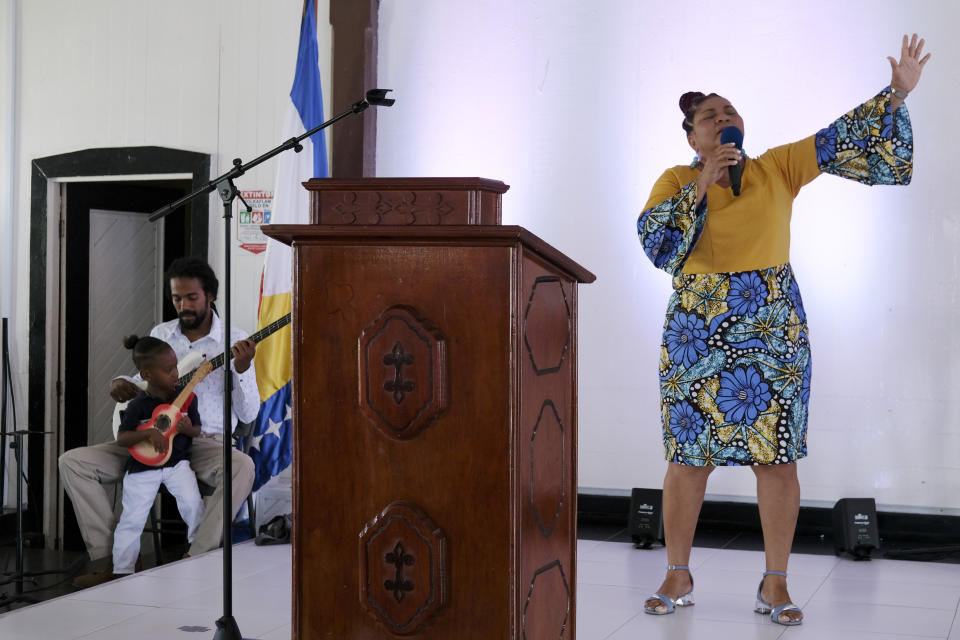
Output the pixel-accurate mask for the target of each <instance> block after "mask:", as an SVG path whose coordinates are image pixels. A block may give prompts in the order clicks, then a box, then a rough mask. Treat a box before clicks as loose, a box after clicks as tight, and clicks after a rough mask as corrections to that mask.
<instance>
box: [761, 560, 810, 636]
mask: <svg viewBox="0 0 960 640" xmlns="http://www.w3.org/2000/svg"><path fill="white" fill-rule="evenodd" d="M767 576H783V577H784V578H786V577H787V574H786V572H784V571H764V572H763V578H760V586H759V587H757V608H756V609H754V611H756V612H757V613H763V614H767V613H769V614H770V619H771V620H772V621H773V622H776V623H777V624H782V625H783V626H785V627H793V626H796V625H798V624H800V623H802V622H803V618H799V619H797V620H787V621H783V620H781V619H780V614H782V613H783V612H784V611H796V612H797V613H799V614H800V615H803V611H801V610H800V607H798V606H797V605H795V604H793V603H792V602H788V603H786V604H781V605H777V606H776V607H774V606H772V605H771V604H770V603H769V602H767V601H766V600H764V599H763V598H762V597H761V596H760V591H761V590H762V589H763V579H764V578H766V577H767Z"/></svg>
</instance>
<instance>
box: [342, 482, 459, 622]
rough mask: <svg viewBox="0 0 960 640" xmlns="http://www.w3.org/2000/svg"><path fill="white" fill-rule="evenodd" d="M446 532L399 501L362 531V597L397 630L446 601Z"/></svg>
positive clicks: (427, 616)
mask: <svg viewBox="0 0 960 640" xmlns="http://www.w3.org/2000/svg"><path fill="white" fill-rule="evenodd" d="M446 565H447V555H446V536H445V534H444V532H443V530H441V529H440V528H439V527H437V525H435V524H434V523H433V521H432V520H431V519H430V518H429V517H428V516H427V515H426V514H425V513H424V512H423V511H422V510H421V509H420V508H419V507H417V506H416V505H413V504H410V503H407V502H401V501H398V502H394V503H392V504H390V505H389V506H387V507H386V508H385V509H384V510H383V511H382V512H380V514H379V515H377V516H376V517H375V518H374V519H373V520H371V521H370V522H369V523H367V525H366V526H365V527H364V528H363V531H362V532H361V533H360V599H361V601H362V602H363V605H364V606H365V607H366V608H367V610H368V611H369V612H370V614H371V615H373V616H374V617H375V618H377V620H379V621H380V622H382V623H383V624H384V625H385V626H386V627H387V628H388V629H389V630H390V631H391V632H393V633H395V634H398V635H409V634H413V633H416V632H417V631H418V630H419V629H420V628H421V627H422V626H423V625H424V624H426V623H427V621H428V620H429V619H430V618H431V617H432V616H433V615H434V614H435V613H436V612H437V611H439V610H440V609H441V608H443V607H444V606H445V605H446V603H447V568H446Z"/></svg>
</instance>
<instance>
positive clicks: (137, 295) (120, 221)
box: [87, 209, 163, 444]
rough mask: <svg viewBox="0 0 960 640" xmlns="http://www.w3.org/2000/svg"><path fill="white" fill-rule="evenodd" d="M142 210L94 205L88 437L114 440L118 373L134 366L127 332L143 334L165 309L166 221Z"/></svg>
mask: <svg viewBox="0 0 960 640" xmlns="http://www.w3.org/2000/svg"><path fill="white" fill-rule="evenodd" d="M147 218H148V216H146V215H144V214H143V213H133V212H128V211H104V210H101V209H91V210H90V254H89V255H90V273H89V278H90V290H89V291H90V307H89V309H90V311H89V324H88V328H89V338H88V343H87V353H88V366H87V385H88V386H87V388H88V389H89V397H88V400H87V402H88V404H87V442H88V443H90V444H99V443H101V442H109V441H110V440H112V439H113V432H112V429H111V417H112V415H113V409H114V405H115V403H114V402H113V400H111V399H110V396H109V395H108V391H109V388H110V381H111V380H113V379H114V378H115V377H116V376H118V375H121V374H124V375H133V374H135V373H136V370H135V369H134V367H133V361H132V360H131V357H130V355H131V354H130V351H128V350H127V349H124V347H123V338H124V336H127V335H130V334H131V333H135V334H137V335H138V336H145V335H148V334H149V333H150V329H151V328H153V326H154V325H155V324H157V323H159V322H160V319H161V314H162V312H163V311H162V310H163V306H162V303H163V300H162V296H163V289H162V283H161V280H162V278H163V220H159V221H157V222H149V221H148V220H147Z"/></svg>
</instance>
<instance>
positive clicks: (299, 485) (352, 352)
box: [264, 178, 594, 640]
mask: <svg viewBox="0 0 960 640" xmlns="http://www.w3.org/2000/svg"><path fill="white" fill-rule="evenodd" d="M305 186H306V187H307V188H308V189H309V190H310V191H311V202H312V205H311V206H312V220H313V222H314V224H309V225H273V226H268V227H264V233H266V234H267V235H269V236H271V237H273V238H276V239H278V240H280V241H282V242H285V243H288V244H290V245H291V246H292V247H293V269H294V288H293V336H294V338H293V367H294V368H293V429H294V462H293V465H294V470H293V504H294V529H293V631H294V634H293V637H294V638H295V639H297V640H314V639H321V638H323V639H328V638H329V639H334V640H360V639H363V640H367V639H371V638H402V637H410V638H417V639H421V638H423V639H430V640H521V639H527V640H544V639H551V640H553V639H561V640H563V639H565V640H572V639H573V638H574V637H575V624H574V611H575V602H576V598H575V587H576V518H577V501H576V497H577V283H578V282H592V281H593V280H594V276H593V275H592V274H591V273H590V272H588V271H587V270H586V269H584V268H583V267H581V266H580V265H578V264H576V263H575V262H574V261H572V260H570V259H569V258H567V257H566V256H565V255H563V254H562V253H560V252H559V251H557V250H556V249H554V248H552V247H551V246H549V245H548V244H546V243H545V242H543V241H542V240H540V239H539V238H537V237H536V236H534V235H533V234H531V233H530V232H528V231H526V230H525V229H523V228H520V227H515V226H501V225H500V200H501V194H502V193H503V192H505V191H506V190H507V186H506V185H504V184H503V183H502V182H497V181H492V180H483V179H477V178H423V179H412V178H410V179H387V178H375V179H363V180H311V181H310V182H308V183H305Z"/></svg>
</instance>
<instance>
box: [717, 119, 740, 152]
mask: <svg viewBox="0 0 960 640" xmlns="http://www.w3.org/2000/svg"><path fill="white" fill-rule="evenodd" d="M728 142H733V143H735V144H736V145H737V147H738V148H739V147H741V146H742V145H743V131H740V129H739V128H737V127H734V126H732V125H731V126H729V127H727V128H726V129H724V130H723V131H721V132H720V144H727V143H728Z"/></svg>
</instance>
